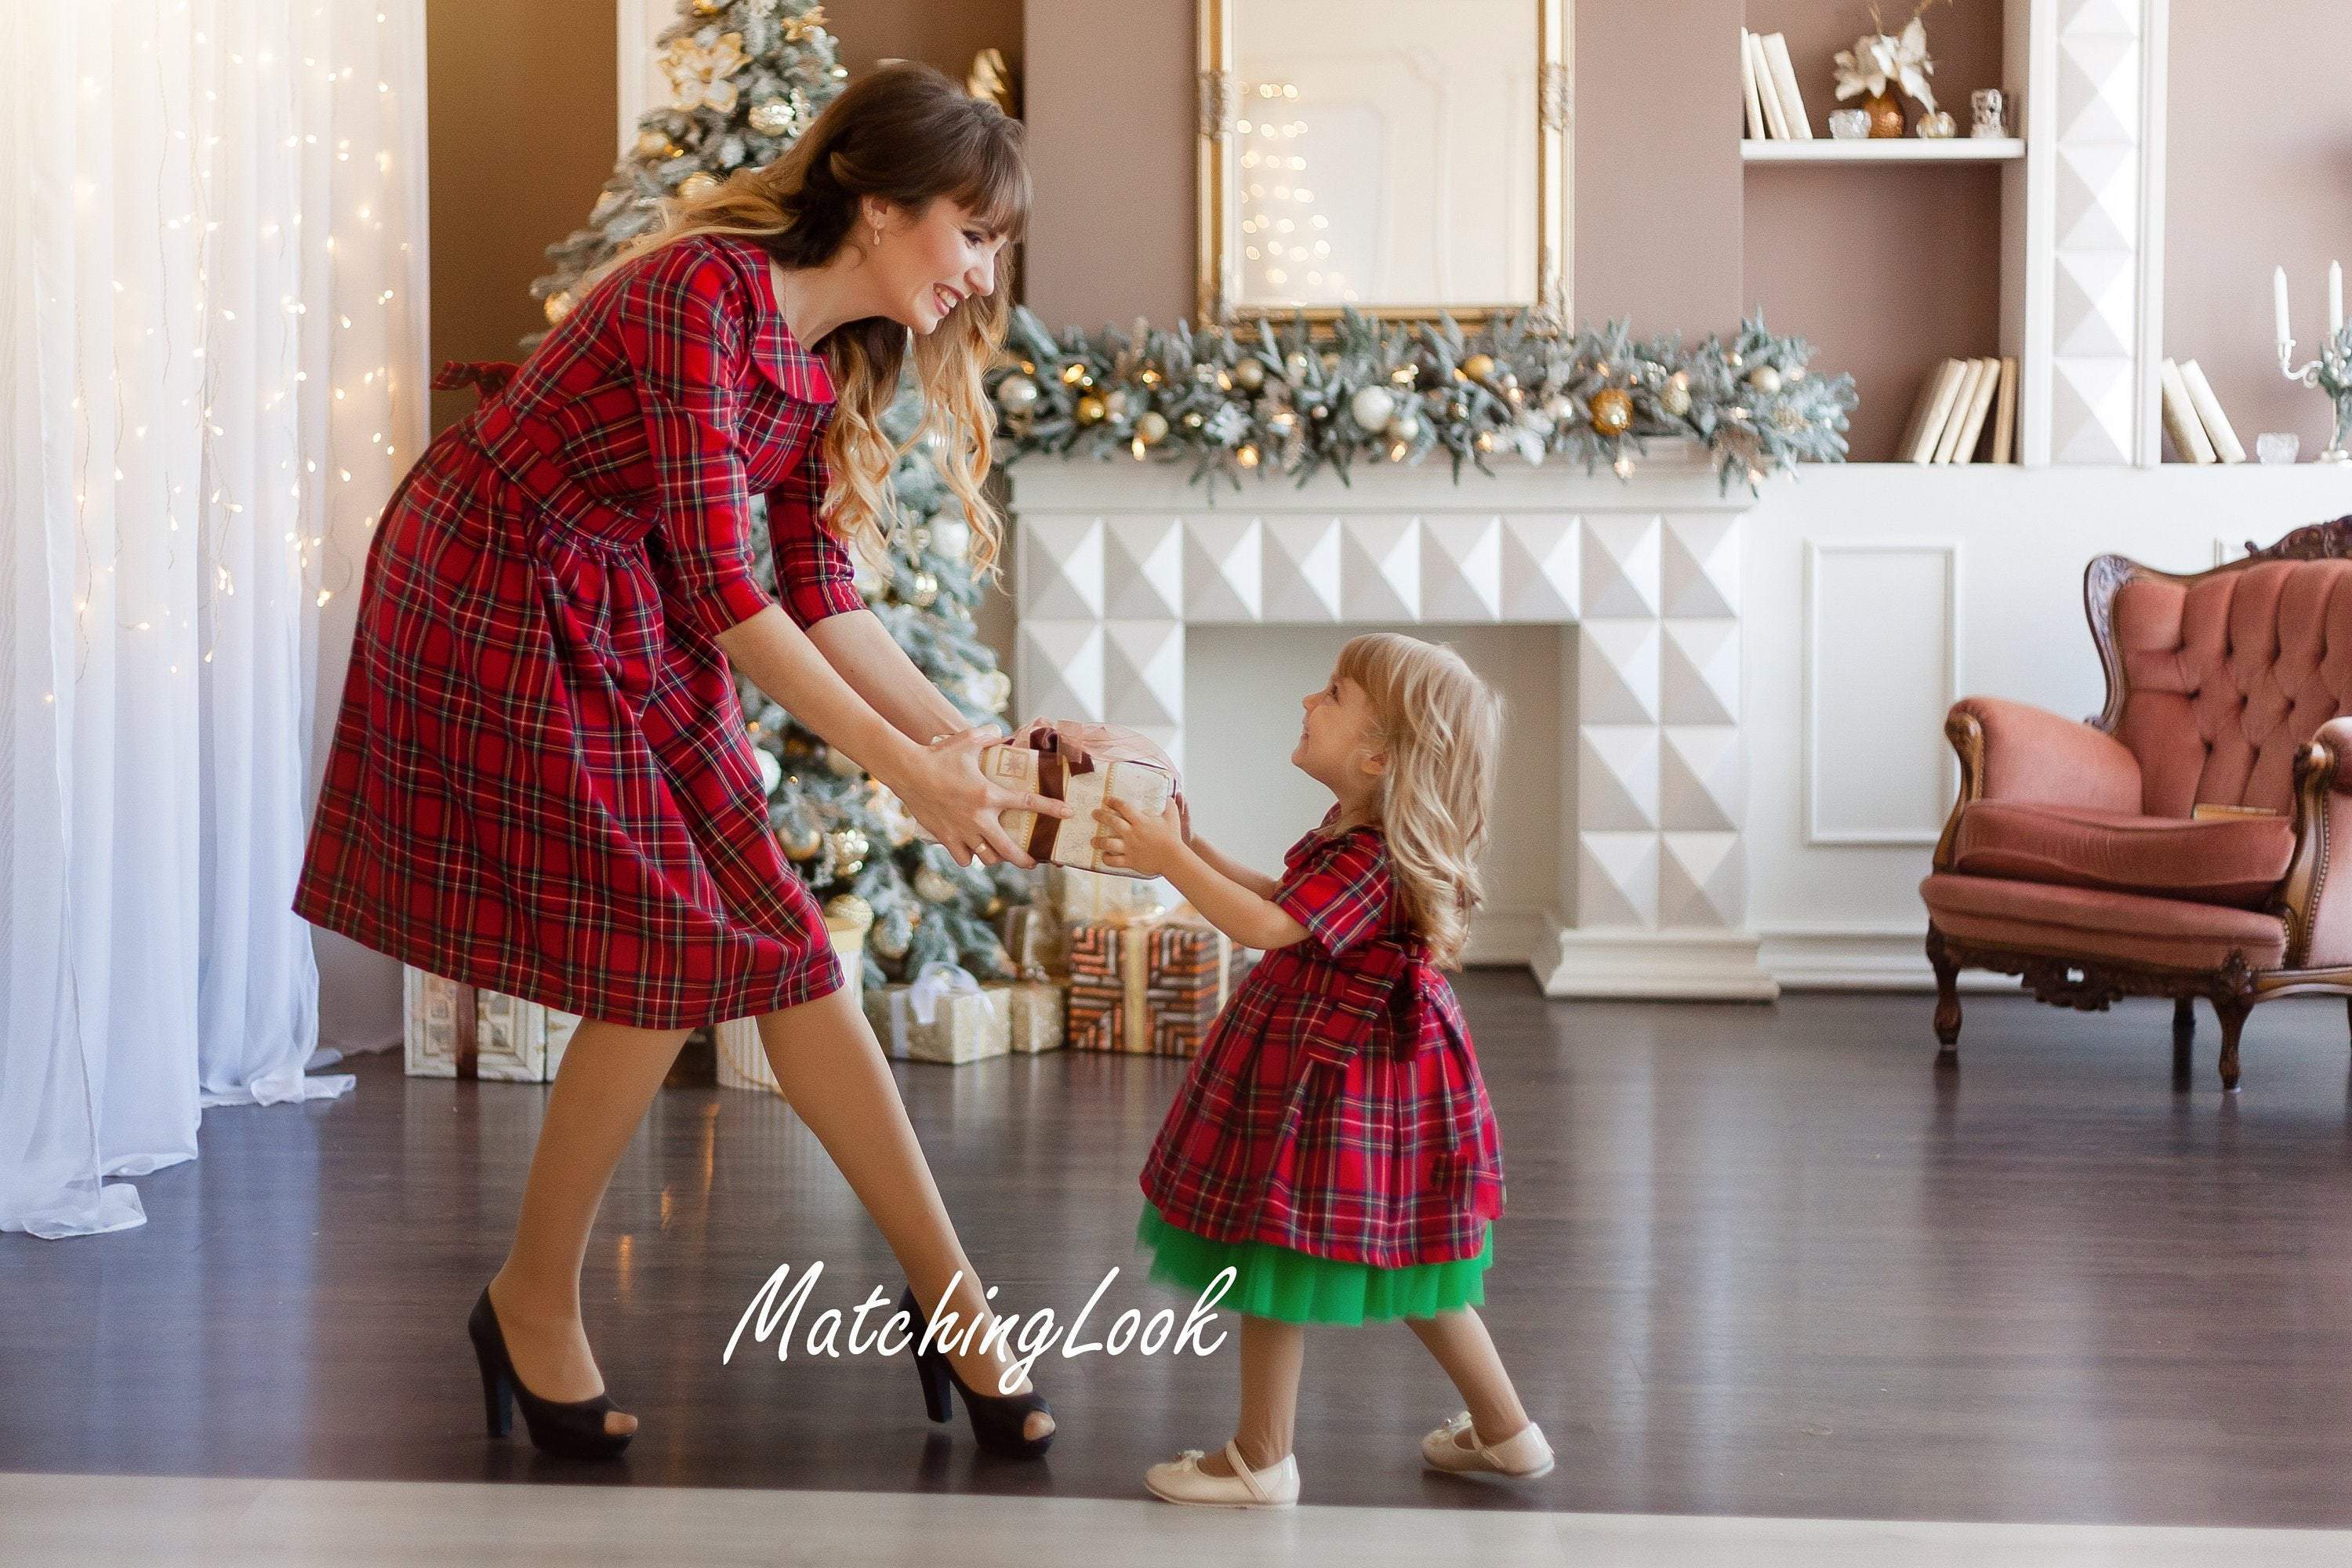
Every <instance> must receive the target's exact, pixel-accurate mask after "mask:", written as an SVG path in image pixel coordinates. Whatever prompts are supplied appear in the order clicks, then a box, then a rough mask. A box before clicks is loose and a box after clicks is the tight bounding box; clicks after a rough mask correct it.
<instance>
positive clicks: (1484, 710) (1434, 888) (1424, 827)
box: [1339, 632, 1503, 969]
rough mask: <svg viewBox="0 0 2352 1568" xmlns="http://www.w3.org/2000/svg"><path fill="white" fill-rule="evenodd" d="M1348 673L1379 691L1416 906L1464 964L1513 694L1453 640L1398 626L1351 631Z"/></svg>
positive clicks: (1377, 728)
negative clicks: (1478, 669) (1489, 679)
mask: <svg viewBox="0 0 2352 1568" xmlns="http://www.w3.org/2000/svg"><path fill="white" fill-rule="evenodd" d="M1339 676H1340V678H1341V679H1347V680H1352V681H1354V682H1355V683H1356V684H1357V685H1358V686H1360V687H1361V688H1363V689H1364V693H1365V695H1366V696H1368V697H1370V699H1371V705H1372V712H1373V715H1374V717H1373V722H1372V730H1371V732H1370V734H1369V735H1368V736H1367V737H1366V744H1368V745H1369V746H1370V747H1371V748H1372V749H1373V750H1374V751H1376V752H1387V753H1388V759H1389V765H1388V771H1387V772H1385V773H1382V774H1381V789H1380V803H1379V809H1380V818H1381V834H1382V836H1383V837H1386V839H1387V840H1388V855H1389V866H1390V869H1391V873H1392V874H1393V875H1394V877H1395V879H1396V884H1397V889H1398V891H1399V892H1400V893H1401V894H1402V897H1403V899H1404V907H1405V911H1406V914H1407V916H1408V917H1409V918H1410V919H1411V921H1412V928H1413V930H1414V931H1415V932H1416V933H1418V934H1419V936H1420V937H1421V940H1422V942H1423V943H1424V944H1425V945H1426V946H1427V947H1428V949H1429V955H1430V958H1431V961H1432V962H1433V963H1437V964H1438V965H1440V966H1441V967H1443V968H1447V969H1455V968H1459V967H1460V966H1461V963H1462V949H1463V947H1464V945H1465V943H1466V942H1468V941H1469V938H1470V916H1471V914H1472V913H1473V912H1474V911H1475V910H1476V909H1477V908H1478V906H1479V905H1480V904H1482V903H1484V902H1485V901H1486V887H1485V883H1484V882H1483V880H1482V879H1480V877H1479V873H1478V857H1479V854H1480V852H1481V851H1483V850H1484V849H1485V848H1486V833H1487V826H1488V821H1487V819H1488V816H1489V814H1490V812H1491V811H1492V809H1493V806H1494V800H1495V766H1496V752H1497V751H1498V750H1499V749H1500V747H1501V745H1502V737H1503V700H1502V698H1500V697H1499V696H1497V695H1496V692H1495V690H1494V689H1493V688H1492V687H1490V686H1488V685H1487V684H1486V682H1485V681H1483V680H1481V679H1478V677H1477V676H1476V674H1475V673H1474V672H1473V671H1472V670H1471V668H1470V667H1469V666H1468V665H1467V664H1465V663H1464V662H1463V660H1462V656H1461V655H1460V654H1458V653H1455V652H1454V650H1453V649H1452V648H1450V647H1443V646H1441V645H1439V644H1436V643H1426V642H1423V641H1421V640H1420V639H1419V638H1417V637H1404V636H1402V635H1400V634H1398V633H1396V632H1367V633H1365V634H1364V635H1363V636H1361V637H1351V638H1350V639H1349V642H1348V645H1347V647H1343V648H1341V649H1340V650H1339Z"/></svg>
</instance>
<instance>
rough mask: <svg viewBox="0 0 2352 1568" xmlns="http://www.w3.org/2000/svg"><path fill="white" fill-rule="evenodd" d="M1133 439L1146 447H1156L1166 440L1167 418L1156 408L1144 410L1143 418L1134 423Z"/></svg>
mask: <svg viewBox="0 0 2352 1568" xmlns="http://www.w3.org/2000/svg"><path fill="white" fill-rule="evenodd" d="M1135 438H1136V439H1137V440H1139V441H1140V442H1142V443H1143V444H1144V445H1145V446H1147V447H1157V446H1158V445H1160V442H1162V441H1165V440H1166V439H1168V416H1166V415H1165V414H1162V413H1160V410H1158V409H1157V408H1150V409H1146V410H1145V411H1144V415H1143V417H1142V418H1140V419H1138V420H1137V421H1136V422H1135Z"/></svg>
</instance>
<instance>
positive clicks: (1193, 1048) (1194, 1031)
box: [1067, 910, 1241, 1057]
mask: <svg viewBox="0 0 2352 1568" xmlns="http://www.w3.org/2000/svg"><path fill="white" fill-rule="evenodd" d="M1069 937H1070V998H1069V1020H1068V1026H1067V1033H1068V1039H1069V1045H1070V1048H1071V1049H1073V1050H1081V1051H1125V1052H1129V1053H1132V1054H1136V1055H1148V1056H1171V1057H1189V1056H1192V1055H1193V1054H1195V1053H1196V1052H1198V1051H1199V1050H1200V1048H1201V1042H1202V1039H1204V1038H1205V1037H1207V1035H1208V1031H1209V1025H1210V1022H1211V1021H1212V1020H1213V1019H1214V1018H1215V1017H1216V1016H1217V1013H1218V1011H1219V1009H1221V1008H1223V1006H1224V1005H1225V999H1226V997H1228V996H1229V995H1231V994H1232V992H1233V986H1234V983H1235V982H1236V980H1237V979H1238V977H1239V974H1240V973H1241V966H1240V964H1239V963H1238V962H1237V957H1236V952H1235V950H1234V943H1233V941H1232V939H1231V938H1229V937H1227V936H1226V935H1225V933H1224V932H1223V931H1219V930H1217V929H1216V928H1215V927H1214V926H1212V925H1209V924H1207V923H1205V922H1203V921H1200V920H1199V919H1198V917H1196V916H1192V915H1191V913H1190V911H1189V910H1178V911H1176V912H1174V913H1171V914H1168V915H1160V916H1153V917H1149V918H1144V919H1138V920H1129V921H1079V922H1078V923H1076V924H1075V925H1073V926H1071V927H1070V931H1069Z"/></svg>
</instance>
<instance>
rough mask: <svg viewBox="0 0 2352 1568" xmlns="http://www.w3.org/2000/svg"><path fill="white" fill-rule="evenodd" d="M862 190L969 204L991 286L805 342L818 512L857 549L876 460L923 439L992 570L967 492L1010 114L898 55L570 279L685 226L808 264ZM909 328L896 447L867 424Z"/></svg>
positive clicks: (1013, 177) (983, 415)
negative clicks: (816, 378) (910, 368)
mask: <svg viewBox="0 0 2352 1568" xmlns="http://www.w3.org/2000/svg"><path fill="white" fill-rule="evenodd" d="M867 196H876V197H880V198H882V199H885V200H887V201H890V202H892V203H895V204H897V205H899V206H901V207H904V208H905V209H907V211H908V213H910V214H912V215H915V216H920V215H921V214H922V212H923V211H924V209H925V208H927V207H928V206H929V204H930V203H931V202H933V201H934V200H937V199H938V198H940V197H941V196H946V197H950V198H951V199H953V200H954V201H956V202H958V203H960V204H961V205H963V206H965V207H967V208H969V209H971V213H972V215H973V217H974V220H975V222H976V224H977V225H978V226H980V227H982V228H983V229H985V230H987V231H988V232H990V233H992V234H999V235H1003V236H1004V237H1005V238H1006V242H1007V244H1006V247H1005V248H1004V249H1003V251H1000V252H999V254H998V260H997V267H996V275H995V290H994V291H993V292H992V293H989V294H985V295H979V294H976V295H973V296H971V298H969V299H967V300H964V301H963V302H962V303H961V304H960V305H958V306H957V307H956V308H955V310H953V311H951V312H950V314H949V316H948V318H947V319H946V320H945V321H941V322H940V325H939V326H938V327H937V328H936V329H934V330H933V331H931V332H930V333H929V334H928V335H926V336H919V337H918V336H916V335H915V334H914V333H912V332H910V331H908V329H907V328H906V327H904V326H902V325H901V324H899V323H898V321H893V320H891V319H890V318H889V317H887V316H872V317H868V318H866V320H864V321H849V322H845V323H844V324H843V325H842V326H840V327H837V328H835V330H834V331H831V332H829V333H827V334H826V335H825V337H824V342H821V343H818V344H815V345H811V346H812V348H813V351H814V352H815V353H821V354H823V355H824V360H825V363H826V365H827V367H828V368H829V369H830V370H831V371H832V373H833V381H834V389H835V398H836V401H835V407H834V412H833V419H832V424H831V426H830V427H829V428H828V429H827V430H826V432H825V437H824V456H825V465H826V468H827V469H828V470H829V472H830V474H831V479H830V481H829V483H828V485H827V487H826V490H825V498H824V508H823V513H822V515H823V517H824V522H825V526H826V527H827V528H829V529H830V530H831V531H833V533H834V534H835V537H837V538H839V539H841V540H843V541H844V542H847V543H851V544H856V545H860V546H862V547H865V548H866V549H867V551H868V552H869V553H870V552H871V551H872V550H873V549H875V548H877V547H878V546H879V544H880V542H881V541H882V539H883V538H884V536H885V535H886V534H887V530H888V525H889V522H890V521H891V519H892V518H893V517H894V516H895V515H896V511H897V505H896V501H895V500H894V498H893V495H892V492H891V489H890V471H891V468H892V467H893V466H894V465H895V464H896V462H897V460H898V457H899V456H900V455H901V454H902V453H904V452H907V451H908V450H910V449H911V448H912V447H914V446H915V445H916V443H918V442H921V441H923V440H925V438H926V437H938V439H937V440H936V442H934V443H933V446H934V447H935V449H934V451H933V453H932V457H933V460H934V461H935V462H937V463H938V465H939V468H940V477H941V478H942V479H945V480H946V481H947V486H948V489H950V491H951V492H952V493H953V494H954V496H955V498H956V500H958V501H959V502H960V503H961V506H962V509H963V514H964V517H965V519H966V520H967V521H969V522H970V523H971V531H972V544H971V561H972V564H973V567H974V569H975V570H976V571H979V572H981V573H983V574H985V573H987V572H989V571H990V570H992V566H993V563H994V562H995V560H996V557H997V552H998V548H999V545H1000V542H1001V541H1002V539H1003V520H1002V519H1001V518H1000V516H999V515H998V512H997V510H996V508H995V507H994V505H992V503H991V502H990V501H989V500H988V498H987V496H986V495H985V494H984V493H983V492H982V488H981V486H982V481H983V480H984V479H986V478H987V476H988V467H989V460H990V451H989V448H990V443H991V437H992V434H993V433H994V430H995V427H996V418H995V411H994V408H993V407H992V405H991V404H990V403H989V400H988V395H987V389H986V387H985V386H984V385H983V384H982V376H983V374H985V373H986V371H987V369H988V366H989V363H990V362H991V361H992V360H993V359H994V357H995V355H996V353H997V349H998V347H999V345H1001V344H1002V343H1003V342H1004V331H1005V325H1006V322H1007V321H1008V320H1009V319H1010V317H1011V315H1012V305H1011V290H1010V287H1009V285H1008V283H1007V280H1006V279H1007V277H1008V275H1009V273H1010V271H1011V267H1010V260H1011V255H1012V250H1011V247H1012V244H1013V242H1014V241H1016V240H1017V239H1018V238H1019V237H1020V234H1021V232H1022V230H1023V228H1024V226H1025V225H1026V224H1027V222H1028V216H1029V162H1028V154H1027V153H1026V151H1025V148H1024V137H1023V132H1022V127H1021V123H1020V121H1015V120H1012V119H1008V118H1007V117H1006V116H1005V114H1004V113H1003V110H999V109H998V108H997V107H996V105H994V104H992V103H990V102H988V101H986V100H982V99H977V98H973V97H971V96H970V95H969V94H967V93H966V92H965V91H964V90H963V89H961V88H960V87H958V86H956V85H955V84H954V83H953V82H951V81H950V80H949V79H947V78H946V77H945V76H942V75H941V74H940V72H938V71H936V70H934V69H932V68H930V67H929V66H925V65H918V64H914V63H912V62H900V63H898V64H894V65H888V66H884V67H881V68H877V69H876V70H874V71H873V72H871V73H870V74H868V75H866V76H865V77H864V78H861V79H859V80H857V81H856V82H853V83H852V84H851V85H850V86H849V87H848V88H846V89H844V90H843V92H842V93H841V95H840V96H839V97H837V98H835V100H833V101H832V102H831V103H829V104H827V105H826V106H825V109H824V113H822V114H820V115H818V116H817V118H816V121H815V123H814V124H813V125H811V126H810V127H809V128H808V130H807V131H805V132H803V133H802V135H801V137H800V140H798V141H797V142H793V144H792V147H791V148H790V149H789V150H788V151H787V152H785V153H784V154H783V156H782V157H780V158H778V159H776V160H775V162H773V163H768V164H766V165H763V166H762V167H760V168H756V169H739V170H737V171H736V172H735V173H734V174H730V175H729V176H728V177H727V178H726V179H725V180H723V181H721V182H720V183H719V186H718V188H717V189H716V190H712V191H709V192H706V193H704V194H703V195H700V196H698V197H694V198H691V199H677V200H673V201H671V202H669V203H667V204H666V206H665V212H664V222H663V225H662V226H661V227H660V228H659V229H656V230H655V231H654V232H653V233H651V234H649V235H646V236H645V237H643V238H641V239H638V240H637V241H635V242H634V243H633V244H631V245H630V246H629V247H626V248H625V249H624V250H623V251H622V252H621V253H620V254H618V255H616V256H614V258H612V259H611V260H609V261H607V262H605V263H604V266H602V267H600V268H596V269H595V270H594V271H593V272H592V273H591V274H590V275H589V276H588V277H587V278H586V279H583V281H582V283H581V285H580V287H579V289H578V290H577V292H578V295H579V297H580V298H582V299H585V298H586V297H587V294H588V291H589V290H590V289H593V288H594V287H595V285H596V284H597V283H598V282H599V281H601V280H602V279H603V278H604V276H605V275H606V274H607V273H608V272H609V271H611V270H612V269H613V268H616V267H619V266H621V265H623V264H624V263H625V262H627V261H630V260H633V259H635V258H637V257H640V256H643V255H645V254H646V252H647V251H650V250H654V249H656V248H658V247H662V246H665V245H674V244H676V243H677V241H679V240H681V239H685V238H687V237H689V236H692V235H698V234H727V235H737V236H740V237H743V238H746V239H751V240H756V241H758V242H759V244H760V245H761V247H764V248H765V249H766V250H767V251H768V253H769V254H770V255H772V256H773V257H774V258H776V260H777V261H778V262H780V263H781V264H782V266H783V267H784V268H787V269H792V268H807V267H821V266H823V265H824V264H825V263H827V262H829V261H831V260H833V259H834V258H835V256H837V255H838V254H839V253H840V251H841V249H842V247H844V246H845V245H846V246H852V247H859V248H860V250H861V253H862V251H863V249H864V247H865V246H866V244H867V243H869V242H867V241H865V240H863V239H862V238H861V237H862V236H864V235H865V234H866V232H867V229H866V225H865V224H864V223H863V222H862V221H861V216H860V206H861V203H862V200H863V198H865V197H867ZM909 338H912V339H913V341H914V351H915V374H916V379H917V380H918V382H919V384H920V385H921V389H922V395H923V418H922V423H921V424H920V425H919V426H918V427H917V428H916V430H915V432H914V434H913V435H912V436H911V437H909V438H908V440H907V441H906V442H905V443H904V444H894V443H893V442H892V441H891V439H890V437H888V436H887V435H886V434H884V432H883V429H882V414H883V411H884V410H885V409H887V408H888V407H889V405H890V403H891V400H892V399H893V398H894V397H895V396H896V395H898V375H899V371H900V368H901V366H902V365H903V364H904V363H905V361H906V356H907V345H908V339H909Z"/></svg>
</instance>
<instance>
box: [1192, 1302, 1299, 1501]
mask: <svg viewBox="0 0 2352 1568" xmlns="http://www.w3.org/2000/svg"><path fill="white" fill-rule="evenodd" d="M1306 1364H1307V1330H1306V1329H1305V1327H1304V1326H1302V1325H1300V1324H1297V1323H1286V1322H1281V1321H1277V1320H1276V1319H1273V1318H1244V1319H1243V1320H1242V1419H1241V1425H1240V1426H1239V1427H1238V1428H1237V1429H1236V1430H1235V1431H1234V1447H1238V1448H1239V1449H1241V1451H1242V1458H1244V1459H1246V1460H1247V1461H1249V1468H1251V1469H1253V1470H1263V1469H1265V1468H1267V1467H1269V1466H1272V1465H1278V1464H1280V1463H1282V1461H1283V1459H1284V1458H1286V1456H1287V1455H1288V1454H1289V1453H1290V1449H1291V1445H1292V1443H1293V1442H1294V1441H1295V1440H1296V1438H1297V1428H1298V1373H1299V1372H1300V1370H1301V1369H1302V1368H1303V1367H1305V1365H1306ZM1201 1468H1202V1471H1204V1472H1205V1473H1207V1474H1209V1475H1213V1476H1230V1475H1232V1474H1233V1473H1234V1468H1233V1466H1232V1465H1231V1464H1230V1463H1228V1462H1227V1461H1226V1459H1225V1456H1224V1454H1223V1451H1219V1452H1217V1453H1214V1454H1211V1455H1209V1456H1208V1457H1207V1458H1204V1459H1202V1461H1201Z"/></svg>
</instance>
